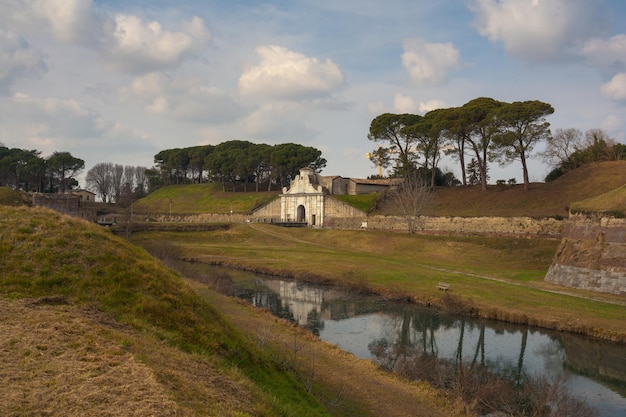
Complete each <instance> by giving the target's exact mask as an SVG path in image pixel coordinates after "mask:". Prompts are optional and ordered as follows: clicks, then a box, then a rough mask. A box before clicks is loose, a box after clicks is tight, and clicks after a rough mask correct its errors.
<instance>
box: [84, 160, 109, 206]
mask: <svg viewBox="0 0 626 417" xmlns="http://www.w3.org/2000/svg"><path fill="white" fill-rule="evenodd" d="M112 171H113V164H112V163H110V162H100V163H98V164H96V165H94V166H93V167H92V168H91V169H90V170H89V171H87V176H86V177H85V181H86V183H87V188H89V189H90V190H91V191H93V192H95V193H96V194H97V195H98V196H99V197H100V199H101V200H102V201H103V202H104V203H106V202H107V198H108V201H109V202H111V194H112V192H113V191H112V187H113V177H112V175H111V174H112Z"/></svg>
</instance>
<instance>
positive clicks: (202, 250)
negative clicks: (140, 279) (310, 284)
mask: <svg viewBox="0 0 626 417" xmlns="http://www.w3.org/2000/svg"><path fill="white" fill-rule="evenodd" d="M132 239H133V241H135V242H136V243H140V244H143V245H146V246H149V245H154V244H155V243H154V242H158V241H167V242H168V244H174V245H176V246H177V247H178V248H179V250H180V253H181V254H183V256H184V257H186V258H192V259H196V260H199V261H205V262H214V263H221V264H226V265H231V266H236V267H245V268H248V269H252V270H256V271H260V272H269V273H275V274H278V275H284V276H291V277H296V278H301V279H308V280H315V281H324V282H331V281H332V282H335V283H338V284H340V285H344V286H347V287H351V288H355V289H369V290H374V291H376V292H379V293H382V294H387V295H390V296H394V297H407V296H408V297H411V298H413V299H414V300H416V301H418V302H423V303H435V304H440V305H444V304H445V303H446V302H448V301H449V300H446V296H444V294H443V292H442V291H438V290H437V289H436V285H437V283H438V282H439V281H445V282H448V283H450V286H451V290H450V291H449V293H448V294H447V295H448V297H447V298H454V299H456V300H458V301H460V302H462V303H463V304H464V306H465V309H466V310H468V311H469V310H471V311H473V312H476V311H480V313H481V314H482V315H484V316H487V317H491V318H502V319H507V320H511V321H517V322H528V323H533V324H540V325H545V326H547V327H556V328H560V329H564V330H573V331H587V332H589V333H593V334H597V333H598V332H599V333H602V334H604V336H605V337H609V338H610V337H613V338H615V337H619V338H621V340H622V341H626V307H624V304H610V303H605V302H601V301H595V300H592V299H587V298H591V297H595V298H598V297H599V298H605V299H606V300H608V301H616V300H617V302H618V303H619V302H620V299H619V298H617V297H612V296H603V295H598V294H594V293H587V292H583V291H577V290H572V289H563V288H555V286H554V285H552V284H550V283H547V282H544V281H543V278H544V276H545V274H546V272H547V270H548V268H549V266H550V263H551V261H552V257H553V255H554V253H555V252H556V249H557V246H558V244H559V242H558V241H555V240H542V239H512V238H511V239H509V238H492V237H441V236H418V235H407V234H397V233H388V232H375V231H345V230H344V231H341V230H311V229H291V228H279V227H276V226H270V225H262V224H248V225H243V224H242V225H233V226H232V228H231V229H229V230H222V231H215V232H206V233H187V234H181V233H178V234H177V233H167V234H160V233H144V234H138V235H135V236H133V237H132ZM555 290H559V291H562V290H567V291H568V292H569V293H570V294H567V295H566V294H558V293H557V292H555ZM621 301H622V302H623V301H624V300H623V298H622V299H621ZM598 329H601V330H600V331H598ZM615 335H620V336H615Z"/></svg>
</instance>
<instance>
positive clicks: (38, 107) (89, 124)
mask: <svg viewBox="0 0 626 417" xmlns="http://www.w3.org/2000/svg"><path fill="white" fill-rule="evenodd" d="M11 102H12V105H13V106H15V107H16V108H19V112H20V114H21V117H23V118H24V119H26V120H32V121H36V123H37V124H38V126H39V129H38V132H39V134H40V136H46V137H50V138H69V139H80V138H97V137H101V136H102V134H103V133H104V132H105V131H106V130H108V129H109V128H110V126H111V124H110V123H108V122H106V121H105V120H104V119H103V118H102V117H101V116H100V114H99V113H98V112H96V111H95V110H92V109H91V108H89V107H87V106H85V105H83V104H81V103H79V102H78V101H76V100H58V99H51V98H48V99H40V98H35V97H31V96H28V95H25V94H16V95H15V96H14V97H13V99H12V100H11Z"/></svg>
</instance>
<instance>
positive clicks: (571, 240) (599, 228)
mask: <svg viewBox="0 0 626 417" xmlns="http://www.w3.org/2000/svg"><path fill="white" fill-rule="evenodd" d="M545 280H546V281H550V282H554V283H556V284H560V285H564V286H568V287H574V288H581V289H585V290H591V291H598V292H605V293H611V294H618V295H626V220H624V219H615V218H601V217H596V216H585V215H573V216H571V217H570V220H569V221H568V226H567V228H566V229H565V230H564V232H563V239H562V240H561V244H560V246H559V248H558V250H557V253H556V255H555V257H554V261H553V262H552V265H551V266H550V269H549V270H548V273H547V274H546V277H545Z"/></svg>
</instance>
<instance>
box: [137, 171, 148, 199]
mask: <svg viewBox="0 0 626 417" xmlns="http://www.w3.org/2000/svg"><path fill="white" fill-rule="evenodd" d="M146 170H147V168H146V167H140V166H138V167H135V195H137V196H143V195H145V194H146V193H147V192H148V177H147V176H146Z"/></svg>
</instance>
